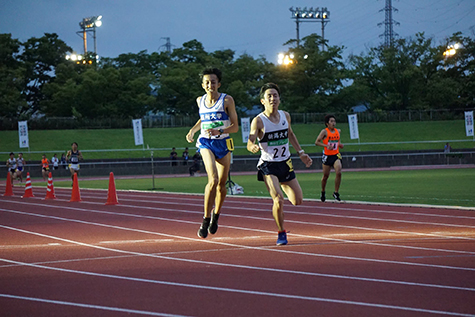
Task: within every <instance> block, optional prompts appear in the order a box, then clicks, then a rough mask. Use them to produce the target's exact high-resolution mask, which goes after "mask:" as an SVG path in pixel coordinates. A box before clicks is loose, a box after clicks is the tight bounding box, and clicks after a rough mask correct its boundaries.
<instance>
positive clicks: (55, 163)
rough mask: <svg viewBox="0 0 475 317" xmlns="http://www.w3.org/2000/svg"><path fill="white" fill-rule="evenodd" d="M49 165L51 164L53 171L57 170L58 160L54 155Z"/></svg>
mask: <svg viewBox="0 0 475 317" xmlns="http://www.w3.org/2000/svg"><path fill="white" fill-rule="evenodd" d="M51 164H53V171H54V170H57V169H58V168H59V158H58V155H57V154H56V153H55V154H54V155H53V157H52V158H51Z"/></svg>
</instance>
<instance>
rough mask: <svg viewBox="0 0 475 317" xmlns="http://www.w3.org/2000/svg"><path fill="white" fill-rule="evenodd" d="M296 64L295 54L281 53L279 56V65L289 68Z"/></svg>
mask: <svg viewBox="0 0 475 317" xmlns="http://www.w3.org/2000/svg"><path fill="white" fill-rule="evenodd" d="M294 62H295V60H294V54H292V53H291V54H284V53H280V54H279V55H278V56H277V63H278V64H279V65H284V66H288V65H290V64H293V63H294Z"/></svg>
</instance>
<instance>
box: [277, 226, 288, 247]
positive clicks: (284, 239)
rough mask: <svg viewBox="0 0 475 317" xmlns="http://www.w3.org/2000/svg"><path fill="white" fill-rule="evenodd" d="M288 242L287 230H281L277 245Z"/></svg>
mask: <svg viewBox="0 0 475 317" xmlns="http://www.w3.org/2000/svg"><path fill="white" fill-rule="evenodd" d="M286 244H287V231H285V230H284V231H280V232H279V233H278V235H277V245H286Z"/></svg>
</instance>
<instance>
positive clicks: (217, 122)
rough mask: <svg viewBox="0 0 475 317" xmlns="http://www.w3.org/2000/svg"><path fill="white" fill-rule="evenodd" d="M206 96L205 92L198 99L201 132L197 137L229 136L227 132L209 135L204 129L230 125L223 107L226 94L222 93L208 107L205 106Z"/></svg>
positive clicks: (217, 137)
mask: <svg viewBox="0 0 475 317" xmlns="http://www.w3.org/2000/svg"><path fill="white" fill-rule="evenodd" d="M206 97H207V95H206V94H205V95H204V96H203V97H201V100H200V119H201V133H200V136H199V138H206V139H225V138H227V137H228V136H229V134H228V133H223V134H221V135H215V136H211V137H210V136H209V135H208V133H206V132H205V131H206V130H207V129H225V128H227V127H229V126H230V125H231V120H230V119H229V116H228V114H227V113H226V111H225V109H224V98H226V94H223V93H222V94H221V95H220V96H219V98H218V101H216V103H215V104H214V105H213V106H212V107H210V108H208V107H206V103H205V101H206ZM199 138H198V140H199Z"/></svg>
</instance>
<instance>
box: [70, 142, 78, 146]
mask: <svg viewBox="0 0 475 317" xmlns="http://www.w3.org/2000/svg"><path fill="white" fill-rule="evenodd" d="M73 144H76V146H79V144H78V143H77V142H73V143H71V146H72V145H73Z"/></svg>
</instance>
